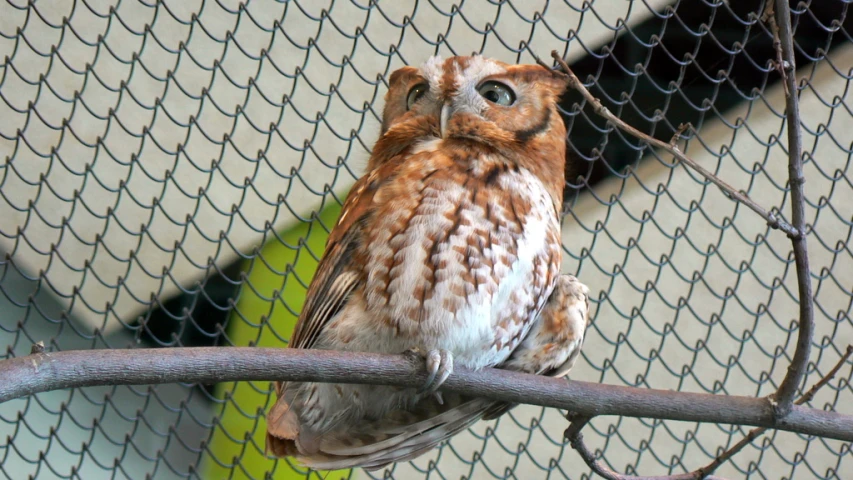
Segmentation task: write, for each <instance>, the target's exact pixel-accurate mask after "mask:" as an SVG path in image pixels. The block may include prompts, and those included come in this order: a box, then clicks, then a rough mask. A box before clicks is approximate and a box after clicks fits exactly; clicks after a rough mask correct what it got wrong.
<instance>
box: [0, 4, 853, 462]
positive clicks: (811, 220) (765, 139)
mask: <svg viewBox="0 0 853 480" xmlns="http://www.w3.org/2000/svg"><path fill="white" fill-rule="evenodd" d="M763 8H764V4H763V2H759V1H742V2H725V1H710V0H694V1H689V2H688V1H681V2H669V1H664V0H646V1H627V0H599V1H580V0H563V1H556V2H548V1H546V2H522V1H509V0H507V1H479V2H473V1H468V2H465V1H462V2H449V1H438V0H430V1H415V2H394V3H392V2H378V1H372V0H371V1H357V0H348V1H332V0H328V1H318V2H311V1H288V2H282V3H278V2H260V1H249V2H241V3H237V2H228V1H224V0H220V1H215V2H212V1H201V2H198V1H196V2H178V1H171V2H151V3H146V2H142V1H123V2H109V1H101V2H95V1H82V0H80V1H74V2H60V1H56V2H43V1H42V2H26V1H23V0H22V1H17V2H16V1H12V0H6V3H4V4H3V5H2V6H0V58H2V59H3V60H2V62H0V158H3V161H2V163H0V251H2V252H3V253H4V256H3V257H2V259H0V345H3V344H5V345H6V349H5V353H4V356H3V358H9V357H13V356H20V355H24V354H26V353H28V351H29V349H30V345H31V344H32V343H34V342H36V341H39V340H43V341H45V343H46V344H47V348H48V350H49V351H56V350H65V349H72V348H134V347H137V346H152V345H156V346H162V347H164V348H168V347H175V346H182V345H268V346H272V345H278V346H284V345H285V344H286V339H287V337H288V335H289V333H290V330H291V329H292V326H293V321H294V318H295V315H297V314H298V311H299V308H300V307H301V303H302V299H303V297H304V295H305V289H306V286H307V284H308V282H309V281H310V278H311V274H312V272H313V269H314V267H316V263H317V260H318V257H319V255H320V254H321V253H322V245H323V241H324V239H325V236H326V234H327V232H328V228H329V227H330V225H332V224H333V222H334V220H335V218H336V216H337V214H338V211H339V208H340V202H341V200H342V199H343V198H344V196H345V194H346V191H347V189H348V188H349V187H350V186H351V185H352V183H353V181H354V180H355V179H356V178H357V177H358V176H359V175H360V174H362V173H363V169H364V165H365V163H366V158H367V157H368V155H369V152H370V147H371V145H372V143H373V141H374V140H375V137H376V135H377V132H378V125H379V112H381V99H382V96H383V94H384V91H385V89H386V87H387V83H386V82H387V78H388V76H389V75H390V72H392V71H393V70H395V69H396V68H398V67H400V66H402V65H405V64H414V65H417V64H419V63H420V62H421V61H423V60H424V59H426V58H427V57H428V56H429V55H433V54H442V55H445V56H447V55H453V54H470V53H472V52H477V53H480V54H483V55H486V56H490V57H494V58H498V59H501V60H504V61H508V62H524V63H530V62H532V61H533V58H534V57H533V55H534V54H536V55H538V56H540V57H542V58H547V54H548V52H550V51H551V50H552V49H557V50H559V51H561V52H563V53H564V54H565V56H566V57H567V58H568V59H569V60H570V63H573V65H574V67H573V68H574V69H575V71H576V72H577V73H579V74H580V75H581V78H582V79H585V81H586V82H587V83H588V84H589V85H590V88H591V90H592V92H593V94H595V95H596V96H598V97H599V98H601V99H602V100H603V101H604V102H605V104H607V106H608V107H609V108H610V109H611V110H612V111H614V112H616V113H617V114H618V115H619V116H621V117H622V118H623V119H625V120H626V121H628V122H629V123H631V124H633V125H635V126H637V127H638V128H640V129H641V130H644V131H646V132H649V133H651V134H652V135H655V136H656V137H659V138H662V139H667V140H668V139H669V137H670V136H671V135H672V133H673V132H674V131H675V129H676V128H677V126H678V125H679V124H680V123H682V122H687V121H690V122H692V123H693V125H694V126H696V128H697V129H698V131H699V133H698V134H697V135H695V136H694V137H693V138H691V139H690V140H688V141H687V142H686V144H685V145H684V146H683V149H684V150H685V151H686V152H687V153H688V155H691V156H693V157H694V158H695V159H697V160H698V161H700V162H701V163H702V164H703V165H705V166H706V167H707V168H709V169H710V170H712V171H714V172H716V173H717V174H719V175H720V176H722V177H723V178H725V179H726V180H727V181H729V182H730V183H732V184H733V185H735V186H736V187H737V188H740V189H743V190H744V191H746V192H747V193H748V194H749V195H750V196H752V197H753V198H755V199H756V200H758V201H759V203H761V204H763V205H765V206H767V207H768V208H770V207H772V208H774V209H776V210H777V211H778V212H779V213H780V214H781V215H783V216H786V215H787V212H788V211H789V207H790V206H789V196H788V194H787V193H788V190H787V186H786V181H787V171H786V140H785V126H784V117H783V115H784V94H783V90H782V86H781V85H780V84H779V83H778V79H777V75H776V73H775V72H774V69H773V66H772V64H771V63H769V61H770V60H771V59H772V58H773V57H774V52H773V46H772V36H771V33H770V31H769V30H768V27H767V26H766V25H765V24H764V23H763V22H762V21H761V18H760V17H761V12H762V11H763ZM848 14H849V4H848V2H843V1H825V2H810V3H809V2H806V3H799V4H797V5H795V6H794V8H793V19H794V26H795V29H796V34H795V45H796V48H797V61H798V68H799V70H798V80H799V82H798V85H799V90H798V94H799V95H800V99H801V108H802V112H803V120H804V125H803V135H804V145H805V152H804V154H805V173H806V178H807V182H808V183H807V192H806V193H807V221H808V225H809V229H808V234H809V244H810V247H811V252H810V253H811V258H812V281H813V285H814V288H815V294H814V298H815V305H816V308H817V313H816V315H817V318H816V321H817V329H816V333H817V334H816V336H815V342H814V345H813V357H812V358H813V360H812V362H811V364H810V365H809V375H808V380H807V383H808V384H809V385H810V384H811V383H814V382H815V381H816V379H817V378H819V377H820V375H821V374H822V373H825V372H826V371H827V370H829V368H831V367H832V365H833V364H834V363H835V362H837V361H838V359H839V358H840V356H841V354H842V352H843V351H844V349H845V347H846V346H847V345H848V344H850V343H853V321H851V298H853V291H851V290H853V289H851V286H853V252H851V248H850V243H851V242H850V237H851V227H853V182H851V166H850V163H851V152H853V144H851V141H850V134H849V132H850V131H851V130H853V107H851V104H850V97H849V94H848V87H849V85H850V80H851V76H853V71H851V68H850V66H851V65H853V46H851V44H850V40H851V32H853V29H851V25H850V21H849V20H848V18H849V15H848ZM577 102H579V98H578V97H577V96H575V95H573V94H571V93H570V94H568V95H567V96H566V99H565V100H564V101H563V102H562V107H563V113H564V119H565V121H566V124H567V126H568V128H569V139H568V141H569V145H570V149H569V150H570V156H569V162H568V163H569V168H568V177H567V185H566V191H567V193H568V195H567V205H566V207H567V208H566V214H565V216H564V225H563V230H564V238H563V246H564V271H567V272H571V273H576V274H577V275H578V276H579V277H580V278H581V279H582V281H584V283H586V284H587V285H589V286H590V287H591V290H592V292H593V312H594V319H593V322H592V324H591V326H590V328H589V330H588V333H587V340H586V344H585V348H584V351H583V355H582V359H581V360H580V361H579V362H578V365H577V366H576V367H575V369H574V371H573V372H572V378H575V379H582V380H592V381H600V382H606V383H614V384H621V385H634V386H641V387H652V388H663V389H674V390H681V391H698V392H711V393H718V394H740V395H766V394H768V393H771V392H772V391H773V390H774V389H775V387H776V386H777V385H778V383H779V381H780V380H781V378H782V376H783V375H784V372H785V369H786V367H787V365H788V364H789V361H790V357H791V355H792V353H793V348H794V340H793V339H794V338H795V336H796V323H795V318H796V315H797V294H796V291H797V289H796V279H795V273H794V269H793V259H792V255H791V247H790V243H789V242H788V241H787V239H785V238H784V235H782V234H780V233H778V232H774V231H772V230H770V229H769V227H767V226H766V225H764V224H763V223H762V222H761V221H760V219H758V218H757V217H756V216H754V215H753V214H752V213H751V212H749V211H748V210H745V209H744V208H741V207H739V206H737V205H736V204H735V203H733V202H732V201H730V200H729V199H728V198H726V197H725V195H723V194H722V193H721V192H720V191H718V190H716V189H715V188H714V187H713V186H711V185H709V184H708V183H707V182H705V181H704V180H702V179H701V178H700V177H698V176H697V175H695V174H693V173H692V172H689V171H686V170H685V169H684V168H683V167H680V166H677V165H674V164H673V163H672V158H670V157H667V156H665V155H661V154H660V153H659V152H654V151H651V150H650V149H648V148H646V147H645V146H644V145H642V144H640V143H638V142H637V141H636V140H634V139H631V138H627V137H626V136H624V135H623V134H621V133H620V132H618V131H615V130H614V129H613V128H612V127H610V126H607V125H606V124H604V123H603V122H602V121H600V119H598V118H596V117H595V116H594V115H593V114H592V112H591V111H590V110H589V109H586V108H576V107H575V106H574V104H575V103H577ZM850 378H851V376H850V369H849V368H845V369H843V370H842V374H841V375H840V378H838V379H836V380H834V381H833V382H831V383H830V384H829V385H828V386H827V387H825V388H824V389H823V390H822V391H821V393H820V394H819V395H818V396H817V397H816V398H815V399H814V400H813V401H812V402H811V405H812V406H815V407H818V408H826V409H835V410H837V411H841V412H844V413H848V414H850V413H853V407H851V405H853V388H851V383H850ZM270 392H271V391H270V385H269V384H268V383H266V382H254V383H238V384H227V385H216V386H210V385H161V386H150V387H98V388H86V389H74V390H67V391H60V392H49V393H44V394H39V395H35V396H32V397H29V398H25V399H20V400H15V401H12V402H8V403H6V404H4V405H0V476H2V477H5V478H10V479H11V478H15V479H17V478H25V477H28V476H29V477H34V478H87V479H89V478H134V479H136V478H299V477H302V476H306V475H307V476H312V475H315V476H314V478H318V477H316V474H312V473H311V472H306V471H304V470H302V469H300V467H298V466H292V465H290V464H289V463H288V462H287V461H285V460H278V461H274V460H268V459H264V458H263V441H262V438H263V437H262V435H263V431H264V426H265V423H264V421H263V413H264V411H265V410H266V409H268V408H269V406H270V400H271V397H270ZM562 413H563V412H559V411H555V410H548V409H542V408H538V407H522V408H518V409H516V410H514V411H513V412H511V413H510V414H509V415H506V416H505V417H503V418H502V419H500V420H498V421H496V422H480V423H479V424H477V425H476V426H475V427H473V428H472V429H471V430H470V431H468V432H465V433H462V434H460V435H459V436H457V437H456V438H454V439H453V440H452V441H450V442H448V443H447V444H446V445H443V446H442V447H441V448H440V449H437V450H436V451H434V452H432V453H431V454H429V455H427V456H425V457H423V458H420V459H418V460H415V461H413V462H410V463H406V464H399V465H395V466H393V467H391V468H389V469H388V470H386V471H383V472H378V473H373V474H367V473H365V472H341V473H340V474H335V475H336V476H344V477H357V478H369V477H370V478H416V477H430V478H493V477H494V478H588V477H589V476H590V472H589V470H588V469H587V468H586V466H585V465H584V464H583V463H582V462H581V460H580V458H579V457H578V456H577V455H576V454H575V453H574V452H573V451H572V450H571V448H570V447H568V445H567V444H566V442H565V441H564V440H563V435H562V433H563V429H564V428H565V426H566V422H565V420H564V419H562V418H561V414H562ZM587 430H588V431H587V433H586V439H587V441H588V442H589V443H590V445H591V446H592V447H593V448H595V449H597V450H598V452H599V453H600V454H601V455H602V457H603V459H604V461H605V462H606V464H608V465H609V466H611V467H612V468H614V469H617V470H620V471H624V472H626V473H640V474H644V475H651V474H664V473H680V472H685V471H690V470H692V469H695V468H697V467H699V466H701V465H704V464H706V463H708V462H709V461H710V460H711V459H712V458H713V457H714V456H715V455H716V454H717V453H718V451H719V450H720V449H721V448H725V447H727V446H730V445H732V444H733V443H735V442H737V441H738V440H739V439H740V438H741V437H742V436H743V435H744V434H745V433H746V430H745V429H743V428H740V427H732V426H729V425H713V424H705V425H700V424H696V423H690V422H670V421H652V420H645V419H629V418H614V417H605V418H597V419H595V420H594V421H593V422H592V423H591V424H590V427H588V429H587ZM845 471H846V472H847V473H846V476H845V474H844V472H845ZM850 472H853V454H851V449H850V445H849V444H844V443H842V442H837V441H828V440H825V439H819V438H810V437H806V436H802V435H796V434H790V433H773V432H770V433H768V434H767V435H766V436H765V437H763V438H761V439H759V440H757V441H756V442H754V444H753V445H752V446H750V447H748V448H747V449H746V450H744V451H743V452H741V453H740V454H739V455H737V456H736V457H735V458H734V459H733V460H731V461H729V462H727V463H726V464H725V465H724V466H723V468H722V469H721V470H720V474H722V475H728V476H731V477H733V478H849V475H850ZM330 478H333V477H330Z"/></svg>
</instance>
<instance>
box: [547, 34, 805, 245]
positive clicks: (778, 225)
mask: <svg viewBox="0 0 853 480" xmlns="http://www.w3.org/2000/svg"><path fill="white" fill-rule="evenodd" d="M551 56H552V57H553V58H554V60H555V61H556V62H557V64H558V65H559V66H560V68H562V69H563V72H556V71H555V73H558V74H560V73H562V74H565V76H566V79H567V81H568V82H569V85H570V86H571V87H572V88H574V89H575V90H577V91H578V92H580V94H581V95H582V96H583V98H584V99H585V100H586V102H587V103H588V104H589V105H591V106H592V109H593V110H594V111H595V113H597V114H598V115H600V116H602V117H604V118H605V119H606V120H607V121H608V122H609V123H610V124H612V125H613V126H615V127H617V128H618V129H620V130H622V131H624V132H626V133H628V134H630V135H631V136H633V137H635V138H638V139H640V140H642V141H643V142H646V143H648V144H649V145H651V146H653V147H655V148H659V149H661V150H664V151H666V152H669V153H670V154H672V156H674V157H675V158H676V159H678V161H680V162H682V163H684V164H686V165H687V166H688V167H690V168H692V169H693V170H695V171H696V172H698V173H699V174H700V175H702V176H703V177H704V178H705V179H706V180H708V181H709V182H711V183H713V184H714V185H716V186H717V187H719V188H720V189H721V190H722V191H723V192H724V193H725V194H726V195H727V196H728V197H729V198H731V199H733V200H735V201H738V202H740V203H742V204H744V205H746V206H747V207H748V208H749V209H750V210H752V211H753V212H755V213H757V214H758V215H760V216H761V218H763V219H764V220H765V221H767V225H769V226H770V228H773V229H779V230H782V231H783V232H785V234H786V235H787V236H788V237H789V238H796V237H799V236H800V231H799V230H797V229H796V228H794V227H793V226H792V225H791V224H790V223H788V222H786V221H785V220H783V219H781V218H779V217H777V216H776V215H775V214H774V213H772V212H768V211H767V210H765V209H764V207H762V206H761V205H759V204H757V203H756V202H755V201H754V200H752V199H751V198H749V196H747V195H746V194H745V193H743V192H741V191H738V190H735V188H734V187H732V186H731V185H729V184H728V183H726V182H724V181H723V180H722V179H721V178H720V177H718V176H716V175H714V174H713V173H711V172H710V171H708V170H706V169H705V167H703V166H702V165H699V163H698V162H697V161H696V160H693V159H692V158H690V157H688V156H687V155H685V154H684V153H683V152H682V151H681V150H679V149H678V145H676V143H675V141H672V142H669V143H667V142H663V141H660V140H658V139H656V138H654V137H652V136H650V135H647V134H645V133H643V132H641V131H639V130H637V129H636V128H634V127H632V126H631V125H628V124H627V123H625V122H624V121H623V120H622V119H621V118H619V117H617V116H616V115H614V114H613V112H611V111H610V110H608V109H607V107H605V106H604V105H602V103H601V101H600V100H599V99H597V98H595V97H594V96H593V95H592V93H590V91H589V90H588V89H587V88H586V86H584V84H583V82H581V81H580V79H578V77H577V76H576V75H575V74H574V72H572V69H571V68H569V65H568V64H567V63H566V62H565V60H563V58H562V57H561V56H560V54H559V53H558V52H557V51H556V50H554V51H552V52H551ZM536 61H537V62H538V63H539V64H540V65H542V66H544V67H546V68H548V69H550V68H551V67H549V66H548V65H547V64H545V63H543V62H542V60H539V59H537V60H536ZM679 131H681V127H679ZM676 133H678V132H676Z"/></svg>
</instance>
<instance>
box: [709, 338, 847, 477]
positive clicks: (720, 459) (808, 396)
mask: <svg viewBox="0 0 853 480" xmlns="http://www.w3.org/2000/svg"><path fill="white" fill-rule="evenodd" d="M850 355H853V345H848V346H847V351H846V352H845V353H844V355H842V356H841V358H840V359H839V360H838V363H836V364H835V366H834V367H832V370H830V371H829V372H827V374H826V375H824V376H823V377H822V378H821V379H820V380H819V381H818V382H817V383H815V384H814V385H812V388H810V389H809V391H808V392H806V393H805V394H804V395H803V396H802V397H800V398H799V399H797V401H796V402H794V403H795V405H805V404H806V403H808V402H810V401H811V400H812V398H814V396H815V394H816V393H817V391H818V390H820V389H821V388H823V386H824V385H826V384H827V383H829V382H830V381H831V380H832V379H833V378H835V375H837V374H838V371H839V370H841V367H843V366H844V364H845V363H847V360H848V359H849V358H850ZM766 431H767V428H766V427H759V428H754V429H752V430H750V431H749V433H748V434H747V435H746V436H745V437H743V438H742V439H741V440H740V441H739V442H737V443H736V444H734V445H733V446H732V447H731V448H729V449H728V450H726V451H725V452H723V453H721V454H719V455H717V458H715V459H714V461H713V462H711V463H709V464H708V465H705V466H704V467H702V468H700V469H698V470H696V473H697V474H698V476H697V478H698V479H702V478H707V477H706V475H709V474H711V473H714V471H715V470H716V469H717V468H719V467H720V466H721V465H722V464H723V463H725V462H726V461H727V460H729V459H730V458H732V457H733V456H734V455H735V454H737V453H738V452H740V451H741V450H743V449H744V447H746V446H747V445H749V444H750V443H752V442H753V440H755V439H756V438H758V437H760V436H761V435H763V434H764V432H766Z"/></svg>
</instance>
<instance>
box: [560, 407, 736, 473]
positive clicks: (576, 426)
mask: <svg viewBox="0 0 853 480" xmlns="http://www.w3.org/2000/svg"><path fill="white" fill-rule="evenodd" d="M570 420H571V423H570V424H569V428H567V429H566V433H565V434H564V436H565V438H566V439H567V440H568V441H569V444H570V445H571V446H572V448H573V449H574V450H575V451H576V452H578V455H580V457H581V458H582V459H583V461H584V463H586V465H587V466H588V467H589V468H591V469H592V471H593V472H595V473H596V474H598V475H599V476H600V477H602V478H605V479H606V480H700V477H697V476H696V475H697V474H696V473H695V472H690V473H676V474H672V475H658V476H651V477H648V476H636V475H625V474H622V473H619V472H616V471H614V470H612V469H610V468H608V467H607V466H606V465H604V464H603V463H601V462H600V461H598V460H597V459H596V458H595V453H593V452H592V451H590V449H589V447H587V446H586V443H584V441H583V434H582V433H581V430H582V429H583V428H584V427H585V426H586V424H587V423H589V421H590V420H591V418H590V417H585V416H581V415H573V416H572V417H571V418H570ZM702 478H705V479H707V480H723V479H722V478H720V477H713V476H705V477H702Z"/></svg>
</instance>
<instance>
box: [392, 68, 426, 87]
mask: <svg viewBox="0 0 853 480" xmlns="http://www.w3.org/2000/svg"><path fill="white" fill-rule="evenodd" d="M419 76H420V72H419V70H418V69H417V68H415V67H408V66H407V67H401V68H398V69H397V70H394V71H393V72H392V73H391V76H390V77H388V85H389V86H391V87H393V86H394V85H398V84H402V85H406V84H408V83H409V81H411V79H412V77H419Z"/></svg>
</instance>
